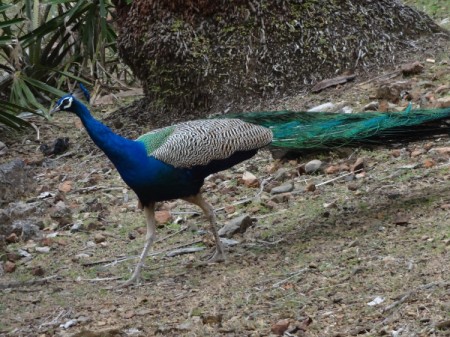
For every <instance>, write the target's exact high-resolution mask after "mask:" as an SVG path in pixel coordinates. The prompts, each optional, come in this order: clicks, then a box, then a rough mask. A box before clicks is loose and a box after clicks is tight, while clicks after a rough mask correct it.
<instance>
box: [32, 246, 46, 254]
mask: <svg viewBox="0 0 450 337" xmlns="http://www.w3.org/2000/svg"><path fill="white" fill-rule="evenodd" d="M34 250H35V251H36V252H38V253H41V254H48V253H50V247H48V246H44V247H35V248H34Z"/></svg>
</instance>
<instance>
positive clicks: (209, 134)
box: [137, 119, 272, 168]
mask: <svg viewBox="0 0 450 337" xmlns="http://www.w3.org/2000/svg"><path fill="white" fill-rule="evenodd" d="M137 141H140V142H143V143H144V145H145V147H146V149H147V153H148V154H149V155H151V156H153V157H155V158H156V159H158V160H161V161H163V162H165V163H167V164H170V165H172V166H174V167H183V168H190V167H193V166H198V165H207V164H208V163H210V162H211V161H213V160H220V159H226V158H228V157H230V156H231V155H232V154H234V153H236V152H239V151H249V150H255V149H259V148H261V147H264V146H266V145H268V144H269V143H270V142H271V141H272V131H270V130H269V129H267V128H265V127H263V126H259V125H254V124H250V123H247V122H244V121H241V120H239V119H217V120H196V121H190V122H185V123H180V124H176V125H173V126H170V127H167V128H163V129H158V130H154V131H152V132H149V133H147V134H145V135H143V136H141V137H139V138H138V139H137Z"/></svg>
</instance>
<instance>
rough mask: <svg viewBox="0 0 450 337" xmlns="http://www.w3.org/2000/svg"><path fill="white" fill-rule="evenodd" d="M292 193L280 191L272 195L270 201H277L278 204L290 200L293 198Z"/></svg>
mask: <svg viewBox="0 0 450 337" xmlns="http://www.w3.org/2000/svg"><path fill="white" fill-rule="evenodd" d="M291 196H292V194H291V193H280V194H275V195H274V196H272V197H271V198H270V201H272V202H274V203H277V204H281V203H283V202H288V201H289V199H290V198H291Z"/></svg>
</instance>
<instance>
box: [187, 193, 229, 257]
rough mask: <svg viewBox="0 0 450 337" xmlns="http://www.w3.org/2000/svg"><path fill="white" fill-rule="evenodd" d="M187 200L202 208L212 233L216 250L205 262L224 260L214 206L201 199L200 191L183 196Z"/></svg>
mask: <svg viewBox="0 0 450 337" xmlns="http://www.w3.org/2000/svg"><path fill="white" fill-rule="evenodd" d="M184 200H186V201H187V202H190V203H191V204H194V205H197V206H198V207H200V208H201V209H202V211H203V212H204V213H205V215H206V218H207V219H208V221H209V227H210V229H211V231H212V233H213V235H214V240H215V242H216V251H215V252H214V255H213V256H212V257H211V258H209V259H208V261H206V262H207V263H212V262H222V261H225V250H224V249H223V245H222V242H221V241H220V237H219V234H218V233H217V228H216V223H217V222H216V215H215V214H214V208H213V207H212V206H211V205H210V204H209V203H208V202H207V201H206V200H205V199H203V197H202V195H201V194H200V193H198V194H196V195H193V196H190V197H187V198H184Z"/></svg>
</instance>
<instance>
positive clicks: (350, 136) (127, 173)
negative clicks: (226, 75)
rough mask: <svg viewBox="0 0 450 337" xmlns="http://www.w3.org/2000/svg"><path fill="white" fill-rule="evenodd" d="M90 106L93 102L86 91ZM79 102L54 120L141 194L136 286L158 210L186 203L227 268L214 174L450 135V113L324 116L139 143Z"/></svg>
mask: <svg viewBox="0 0 450 337" xmlns="http://www.w3.org/2000/svg"><path fill="white" fill-rule="evenodd" d="M82 90H83V93H84V96H85V98H86V99H87V100H88V101H89V94H88V92H87V91H86V90H85V88H84V87H82ZM81 100H82V96H81V95H79V94H68V95H65V96H63V97H61V98H60V99H59V100H58V101H57V103H56V106H55V107H54V109H52V111H51V113H54V112H57V111H69V112H72V113H75V114H76V115H77V116H78V117H79V118H80V119H81V121H82V123H83V125H84V127H85V128H86V130H87V132H88V134H89V136H90V137H91V138H92V140H93V141H94V143H95V144H96V145H97V146H98V147H99V148H100V149H101V150H103V152H104V153H105V154H106V156H107V157H108V158H109V159H110V160H111V162H112V163H113V164H114V166H115V167H116V168H117V171H118V172H119V174H120V176H121V177H122V179H123V180H124V181H125V183H126V184H127V185H128V186H129V187H130V188H131V189H132V190H133V191H134V192H135V193H136V195H137V197H138V199H139V207H140V208H141V209H143V212H144V214H145V217H146V221H147V234H146V239H145V246H144V249H143V251H142V253H141V254H140V257H139V261H138V263H137V265H136V267H135V269H134V272H133V273H132V275H131V277H130V278H129V279H128V280H127V281H126V282H125V283H123V284H122V286H129V285H131V284H133V283H136V282H138V281H139V277H140V273H141V269H142V267H143V265H144V261H145V258H146V257H147V254H148V251H149V249H150V247H151V245H152V243H153V242H154V241H155V237H156V222H155V203H157V202H160V201H165V200H171V199H183V200H185V201H187V202H189V203H192V204H194V205H196V206H198V207H200V209H201V210H202V211H203V212H204V214H205V215H206V218H207V219H208V222H209V228H210V230H211V231H212V233H213V235H214V239H215V252H214V253H213V255H212V256H211V258H210V259H209V260H208V261H206V263H210V262H220V261H224V260H225V250H224V247H223V245H222V243H221V241H220V238H219V235H218V233H217V229H216V227H217V221H216V216H215V214H214V209H213V207H212V206H211V205H210V204H209V203H208V202H207V201H206V200H205V199H204V198H203V196H202V194H201V191H200V190H201V187H202V185H203V183H204V180H205V178H206V177H207V176H209V175H210V174H213V173H216V172H218V171H222V170H226V169H228V168H230V167H232V166H234V165H236V164H238V163H240V162H242V161H244V160H247V159H249V158H251V157H252V156H254V155H255V154H256V153H257V151H258V150H259V149H261V148H264V147H266V146H268V145H270V146H273V147H282V148H286V149H293V150H296V151H304V150H318V149H330V148H336V147H340V146H361V145H373V144H384V143H392V142H400V141H403V140H413V139H417V138H426V137H429V136H432V135H436V134H444V133H448V132H449V130H450V126H449V124H447V123H446V119H449V118H450V108H446V109H434V110H411V109H410V108H408V109H407V110H406V111H404V112H398V113H378V112H370V113H369V112H365V113H354V114H343V113H342V114H340V113H324V112H322V113H320V112H293V111H278V112H277V111H275V112H273V111H272V112H252V113H243V114H236V115H229V116H225V117H217V118H212V119H201V120H192V121H187V122H183V123H179V124H175V125H171V126H167V127H164V128H161V129H157V130H153V131H150V132H148V133H146V134H144V135H142V136H140V137H139V138H137V139H135V140H131V139H127V138H124V137H121V136H119V135H117V134H115V133H114V132H113V131H112V130H111V129H109V128H108V127H107V126H105V125H104V124H102V123H101V122H100V121H98V120H96V119H95V118H94V117H93V116H92V115H91V113H90V111H89V109H88V108H87V107H86V105H85V104H83V103H82V102H81Z"/></svg>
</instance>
